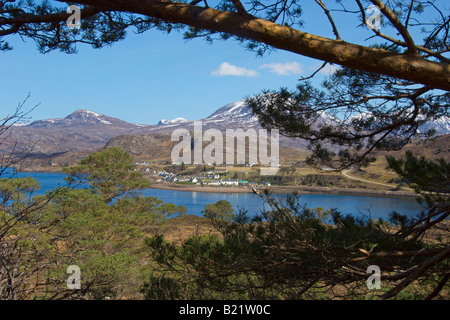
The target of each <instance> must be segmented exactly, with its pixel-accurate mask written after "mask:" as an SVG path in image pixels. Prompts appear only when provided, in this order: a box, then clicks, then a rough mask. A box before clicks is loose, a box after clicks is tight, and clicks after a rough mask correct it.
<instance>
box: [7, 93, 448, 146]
mask: <svg viewBox="0 0 450 320" xmlns="http://www.w3.org/2000/svg"><path fill="white" fill-rule="evenodd" d="M365 116H367V114H361V115H357V116H356V117H359V118H361V117H365ZM199 120H200V121H202V124H203V130H206V129H208V128H217V129H219V130H225V129H238V128H242V129H248V128H255V129H258V128H261V126H260V124H259V122H258V119H257V117H256V116H254V115H253V113H252V110H251V108H250V107H249V106H248V105H247V104H246V103H245V101H244V100H241V101H236V102H233V103H230V104H227V105H225V106H223V107H221V108H219V109H217V110H216V111H215V112H213V113H212V114H211V115H210V116H208V117H206V118H203V119H199ZM337 121H339V120H338V119H337V118H335V117H334V116H332V115H331V114H328V113H322V114H320V115H319V117H318V119H317V121H316V122H317V124H318V125H320V124H326V123H330V122H337ZM193 122H194V121H192V120H186V119H184V118H175V119H172V120H161V121H160V122H159V123H158V124H157V125H142V124H132V123H128V122H126V121H123V120H120V119H117V118H113V117H109V116H106V115H103V114H101V113H97V112H93V111H90V110H86V109H80V110H76V111H75V112H73V113H71V114H70V115H68V116H67V117H65V118H55V119H45V120H38V121H34V122H31V123H29V124H23V123H21V124H17V125H14V126H13V127H12V128H11V137H10V138H9V139H8V141H6V142H5V143H3V144H2V150H1V151H4V152H8V148H9V149H11V148H13V147H14V146H15V145H16V142H17V146H20V148H22V149H27V148H30V147H31V146H33V148H34V149H33V150H34V151H35V152H37V153H42V154H51V153H59V152H75V151H93V150H95V149H98V148H100V147H103V146H104V145H105V144H106V143H107V142H108V141H109V140H110V139H112V138H114V137H118V136H121V135H126V134H133V135H139V134H147V133H171V132H173V130H175V129H176V128H186V129H188V130H192V129H193ZM419 129H420V131H421V132H426V131H428V130H430V129H434V130H436V134H437V135H445V134H450V117H448V116H444V117H442V118H440V119H437V120H435V121H432V122H429V123H426V124H424V125H422V126H421V127H420V128H419ZM280 145H281V146H286V147H299V148H304V147H305V146H306V145H307V142H306V141H304V140H300V139H297V140H296V141H295V143H294V142H293V140H292V139H290V138H286V137H280ZM16 150H17V149H16ZM1 151H0V152H1Z"/></svg>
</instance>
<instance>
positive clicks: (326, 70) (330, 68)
mask: <svg viewBox="0 0 450 320" xmlns="http://www.w3.org/2000/svg"><path fill="white" fill-rule="evenodd" d="M339 69H340V67H339V66H338V65H335V64H330V63H327V64H326V66H325V67H323V68H322V69H321V70H320V73H321V74H323V75H326V76H331V75H332V74H334V73H335V72H336V71H338V70H339Z"/></svg>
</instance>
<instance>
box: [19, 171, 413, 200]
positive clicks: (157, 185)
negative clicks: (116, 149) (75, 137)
mask: <svg viewBox="0 0 450 320" xmlns="http://www.w3.org/2000/svg"><path fill="white" fill-rule="evenodd" d="M58 169H59V168H54V169H50V170H49V168H47V169H35V170H22V171H21V172H24V173H25V172H27V173H33V172H35V173H63V172H62V171H61V170H58ZM143 177H144V178H145V179H147V180H149V181H150V182H151V183H152V184H151V186H150V187H149V189H162V190H173V191H185V192H204V193H253V191H252V189H251V188H250V187H213V186H201V185H200V186H199V185H180V184H172V183H170V184H169V183H165V182H156V181H155V179H153V178H152V177H150V176H148V175H145V174H144V175H143ZM264 189H265V188H257V190H258V191H263V190H264ZM267 189H268V190H270V191H271V192H272V193H274V194H290V193H293V192H297V193H299V194H301V193H304V194H328V195H347V196H361V197H375V198H394V199H411V198H416V197H417V194H416V193H414V192H407V191H389V190H388V191H385V190H372V189H356V188H355V189H347V188H339V187H314V186H271V187H269V188H267Z"/></svg>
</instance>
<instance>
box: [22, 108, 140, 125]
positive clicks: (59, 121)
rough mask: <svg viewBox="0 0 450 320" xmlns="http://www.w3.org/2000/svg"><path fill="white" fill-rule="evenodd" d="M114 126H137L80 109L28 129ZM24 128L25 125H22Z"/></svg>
mask: <svg viewBox="0 0 450 320" xmlns="http://www.w3.org/2000/svg"><path fill="white" fill-rule="evenodd" d="M95 125H101V126H113V127H128V128H131V127H133V126H135V125H133V124H130V123H128V122H126V121H123V120H120V119H117V118H113V117H109V116H105V115H104V114H101V113H97V112H93V111H90V110H86V109H79V110H76V111H74V112H73V113H71V114H69V115H68V116H67V117H65V118H55V119H45V120H37V121H33V122H31V123H30V124H27V125H26V126H27V127H33V128H38V127H49V126H65V127H67V126H95ZM22 126H24V124H22Z"/></svg>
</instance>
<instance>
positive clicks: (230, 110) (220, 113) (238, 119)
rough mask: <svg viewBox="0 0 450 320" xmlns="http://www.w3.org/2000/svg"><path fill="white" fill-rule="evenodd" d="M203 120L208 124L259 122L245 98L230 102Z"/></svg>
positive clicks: (247, 123)
mask: <svg viewBox="0 0 450 320" xmlns="http://www.w3.org/2000/svg"><path fill="white" fill-rule="evenodd" d="M202 120H203V122H204V123H207V124H212V123H217V124H246V125H249V124H258V118H257V117H256V116H254V115H253V112H252V109H251V108H250V107H249V106H248V105H247V104H246V103H245V100H240V101H236V102H233V103H229V104H227V105H226V106H224V107H222V108H220V109H218V110H216V111H215V112H214V113H212V114H211V115H210V116H209V117H207V118H205V119H202Z"/></svg>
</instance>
